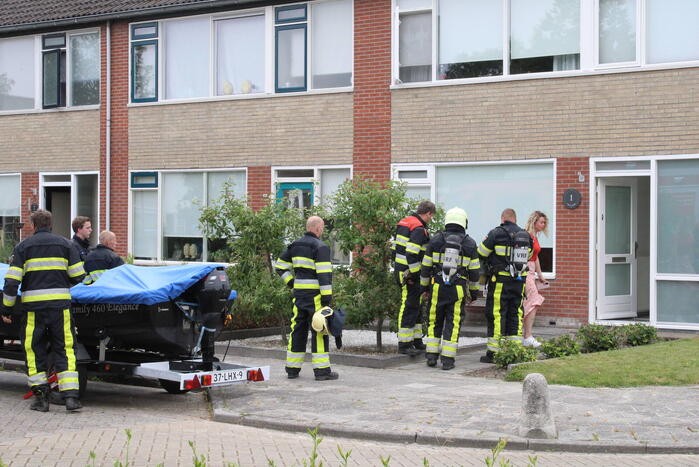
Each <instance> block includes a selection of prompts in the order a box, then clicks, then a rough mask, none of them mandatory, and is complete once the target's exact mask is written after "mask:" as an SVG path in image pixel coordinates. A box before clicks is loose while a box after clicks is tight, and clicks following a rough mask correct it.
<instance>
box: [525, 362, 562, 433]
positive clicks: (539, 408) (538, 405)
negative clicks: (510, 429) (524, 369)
mask: <svg viewBox="0 0 699 467" xmlns="http://www.w3.org/2000/svg"><path fill="white" fill-rule="evenodd" d="M519 435H520V436H521V437H523V438H536V439H556V438H558V432H557V431H556V422H555V421H554V420H553V414H552V413H551V403H550V397H549V387H548V384H547V382H546V378H545V377H544V375H542V374H540V373H531V374H529V375H527V377H526V378H524V384H523V385H522V415H521V418H520V422H519Z"/></svg>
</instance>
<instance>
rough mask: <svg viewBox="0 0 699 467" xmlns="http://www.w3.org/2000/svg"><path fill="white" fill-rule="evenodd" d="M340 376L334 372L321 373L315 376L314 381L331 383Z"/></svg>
mask: <svg viewBox="0 0 699 467" xmlns="http://www.w3.org/2000/svg"><path fill="white" fill-rule="evenodd" d="M339 377H340V375H338V374H337V373H335V372H334V371H329V372H328V373H321V374H317V375H316V381H332V380H335V379H337V378H339Z"/></svg>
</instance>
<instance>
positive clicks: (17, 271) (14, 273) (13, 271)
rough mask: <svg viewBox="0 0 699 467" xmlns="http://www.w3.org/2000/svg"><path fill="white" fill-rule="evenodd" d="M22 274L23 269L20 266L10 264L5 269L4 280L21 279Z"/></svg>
mask: <svg viewBox="0 0 699 467" xmlns="http://www.w3.org/2000/svg"><path fill="white" fill-rule="evenodd" d="M23 275H24V270H23V269H22V268H18V267H15V266H10V267H9V268H8V269H7V272H6V273H5V280H7V279H14V280H17V281H21V280H22V276H23Z"/></svg>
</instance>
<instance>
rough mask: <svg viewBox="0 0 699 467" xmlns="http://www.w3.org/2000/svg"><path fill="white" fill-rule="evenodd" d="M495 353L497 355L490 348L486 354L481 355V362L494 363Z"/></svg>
mask: <svg viewBox="0 0 699 467" xmlns="http://www.w3.org/2000/svg"><path fill="white" fill-rule="evenodd" d="M493 355H495V352H493V351H492V350H488V351H487V352H486V353H485V355H483V356H482V357H481V363H493Z"/></svg>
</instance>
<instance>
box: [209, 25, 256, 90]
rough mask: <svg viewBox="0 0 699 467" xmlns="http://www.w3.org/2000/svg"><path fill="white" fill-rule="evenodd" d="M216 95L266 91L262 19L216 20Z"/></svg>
mask: <svg viewBox="0 0 699 467" xmlns="http://www.w3.org/2000/svg"><path fill="white" fill-rule="evenodd" d="M216 54H217V76H216V94H218V95H226V94H251V93H258V92H264V91H265V17H264V15H258V16H246V17H243V18H233V19H226V20H220V21H216Z"/></svg>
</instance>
